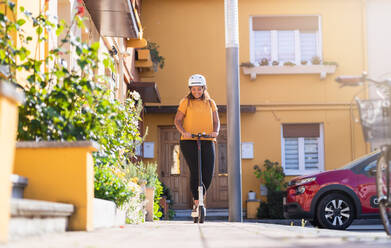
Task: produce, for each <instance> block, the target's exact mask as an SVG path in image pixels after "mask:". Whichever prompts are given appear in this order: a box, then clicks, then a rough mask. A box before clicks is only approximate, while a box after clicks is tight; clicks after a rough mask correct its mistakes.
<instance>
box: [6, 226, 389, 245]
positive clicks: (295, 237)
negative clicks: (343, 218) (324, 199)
mask: <svg viewBox="0 0 391 248" xmlns="http://www.w3.org/2000/svg"><path fill="white" fill-rule="evenodd" d="M0 247H1V248H4V247H7V248H30V247H31V248H38V247H39V248H42V247H56V248H58V247H61V248H65V247H66V248H70V247H72V248H79V247H80V248H81V247H83V248H87V247H88V248H101V247H142V248H148V247H159V248H164V247H169V248H174V247H180V248H183V247H186V248H187V247H202V248H213V247H219V248H220V247H221V248H223V247H224V248H226V247H292V248H299V247H303V248H304V247H306V248H307V247H308V248H309V247H311V248H313V247H315V248H329V247H333V248H371V247H374V248H375V247H376V248H377V247H391V239H390V238H387V236H386V234H385V233H384V232H365V233H362V232H361V233H360V232H347V231H333V230H324V229H315V228H307V227H304V228H303V227H298V226H283V225H275V224H265V223H232V222H206V223H205V224H200V225H198V224H193V223H192V222H190V221H171V222H169V221H160V222H154V223H145V224H141V225H126V226H125V227H124V228H111V229H102V230H97V231H93V232H67V233H63V234H53V235H48V236H45V237H33V238H28V239H25V240H22V241H11V242H10V243H9V244H8V245H6V246H1V245H0Z"/></svg>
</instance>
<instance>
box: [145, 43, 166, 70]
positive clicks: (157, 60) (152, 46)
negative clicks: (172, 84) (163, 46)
mask: <svg viewBox="0 0 391 248" xmlns="http://www.w3.org/2000/svg"><path fill="white" fill-rule="evenodd" d="M158 48H159V46H158V44H157V43H155V42H151V41H148V45H147V49H149V50H150V52H151V60H152V63H153V68H154V71H155V72H156V71H157V69H158V67H159V68H160V69H163V67H164V63H165V59H164V57H163V56H161V55H160V54H159V50H158Z"/></svg>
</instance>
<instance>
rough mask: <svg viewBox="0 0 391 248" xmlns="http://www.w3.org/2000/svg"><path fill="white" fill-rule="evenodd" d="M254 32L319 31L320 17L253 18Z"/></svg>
mask: <svg viewBox="0 0 391 248" xmlns="http://www.w3.org/2000/svg"><path fill="white" fill-rule="evenodd" d="M252 28H253V30H296V29H299V30H300V31H309V30H311V31H316V30H319V17H318V16H259V17H253V27H252Z"/></svg>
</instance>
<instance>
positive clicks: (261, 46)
mask: <svg viewBox="0 0 391 248" xmlns="http://www.w3.org/2000/svg"><path fill="white" fill-rule="evenodd" d="M254 34H255V35H254V38H255V42H254V44H255V45H254V46H255V61H256V62H258V63H260V62H261V60H262V59H263V58H267V59H268V60H269V61H270V60H271V50H272V44H271V43H272V42H271V31H256V32H254Z"/></svg>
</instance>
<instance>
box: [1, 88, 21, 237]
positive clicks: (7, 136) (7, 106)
mask: <svg viewBox="0 0 391 248" xmlns="http://www.w3.org/2000/svg"><path fill="white" fill-rule="evenodd" d="M17 127H18V106H17V102H15V101H12V100H11V99H10V98H7V97H5V96H3V95H0V158H1V166H0V243H2V242H6V241H7V240H8V222H9V218H10V198H11V188H12V184H11V180H10V177H11V174H12V170H13V164H14V153H15V143H16V131H17Z"/></svg>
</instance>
